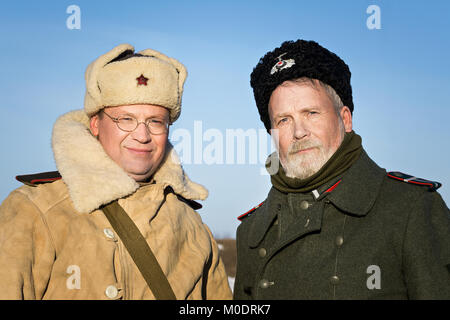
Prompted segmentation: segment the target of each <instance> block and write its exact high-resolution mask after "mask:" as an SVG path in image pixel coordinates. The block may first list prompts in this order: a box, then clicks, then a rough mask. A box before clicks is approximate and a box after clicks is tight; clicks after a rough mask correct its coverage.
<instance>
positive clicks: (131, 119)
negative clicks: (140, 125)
mask: <svg viewBox="0 0 450 320" xmlns="http://www.w3.org/2000/svg"><path fill="white" fill-rule="evenodd" d="M133 120H134V119H133V118H131V117H121V118H119V121H126V122H128V121H133Z"/></svg>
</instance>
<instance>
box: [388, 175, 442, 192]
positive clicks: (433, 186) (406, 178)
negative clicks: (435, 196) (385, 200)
mask: <svg viewBox="0 0 450 320" xmlns="http://www.w3.org/2000/svg"><path fill="white" fill-rule="evenodd" d="M387 176H388V177H389V178H391V179H395V180H399V181H402V182H406V183H411V184H415V185H418V186H426V187H428V188H429V190H430V191H435V190H437V189H439V188H440V187H441V186H442V183H440V182H437V181H431V180H426V179H422V178H417V177H414V176H411V175H409V174H405V173H402V172H398V171H391V172H388V173H387Z"/></svg>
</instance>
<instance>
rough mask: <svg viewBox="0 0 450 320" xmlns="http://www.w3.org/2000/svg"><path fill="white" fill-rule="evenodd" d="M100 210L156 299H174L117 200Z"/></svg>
mask: <svg viewBox="0 0 450 320" xmlns="http://www.w3.org/2000/svg"><path fill="white" fill-rule="evenodd" d="M102 210H103V212H104V214H105V216H106V218H107V219H108V220H109V223H111V226H112V227H113V228H114V230H115V231H116V232H117V234H118V236H119V237H120V239H121V240H122V242H123V244H124V245H125V247H126V248H127V250H128V253H129V254H130V256H131V258H132V259H133V261H134V263H136V266H137V267H138V269H139V271H140V272H141V274H142V276H143V277H144V279H145V281H146V282H147V285H148V287H149V288H150V290H151V291H152V293H153V295H154V296H155V298H156V300H176V297H175V294H174V293H173V290H172V288H171V287H170V284H169V281H168V280H167V277H166V276H165V274H164V272H163V271H162V269H161V266H160V265H159V263H158V260H156V257H155V255H154V254H153V252H152V250H151V249H150V247H149V245H148V243H147V241H146V240H145V238H144V237H143V236H142V234H141V232H140V231H139V229H138V228H137V227H136V225H135V224H134V222H133V220H131V218H130V217H129V216H128V214H127V213H126V212H125V210H124V209H123V208H122V207H121V206H120V205H119V203H118V201H117V200H116V201H113V202H111V203H109V204H108V205H106V206H104V207H103V208H102Z"/></svg>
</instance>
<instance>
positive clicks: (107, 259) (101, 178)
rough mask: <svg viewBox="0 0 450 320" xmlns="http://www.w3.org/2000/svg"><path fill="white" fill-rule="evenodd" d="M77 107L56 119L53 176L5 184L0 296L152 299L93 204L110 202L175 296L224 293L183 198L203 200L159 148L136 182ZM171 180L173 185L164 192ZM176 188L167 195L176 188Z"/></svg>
mask: <svg viewBox="0 0 450 320" xmlns="http://www.w3.org/2000/svg"><path fill="white" fill-rule="evenodd" d="M88 125H89V119H88V118H87V116H86V115H85V114H84V112H83V111H74V112H70V113H68V114H66V115H64V116H62V117H61V118H59V119H58V120H57V122H56V123H55V127H54V131H53V151H54V154H55V160H56V164H57V167H58V170H59V172H60V174H61V176H62V180H58V181H55V182H53V183H47V184H41V185H39V186H36V187H33V186H22V187H20V188H18V189H16V190H14V191H13V192H12V193H11V194H10V195H9V196H8V198H7V199H5V201H4V202H3V203H2V205H1V207H0V286H1V290H0V299H154V296H153V294H152V292H151V291H150V290H149V288H148V287H147V284H146V282H145V280H144V279H143V277H142V275H141V273H140V272H139V270H138V268H137V266H136V265H135V264H134V262H133V260H132V259H131V257H130V256H129V254H128V252H127V250H126V249H125V247H124V245H123V243H122V242H121V240H120V239H119V238H118V237H117V235H116V234H115V232H114V231H113V229H112V227H111V225H110V224H109V222H108V220H107V218H106V217H105V215H104V214H103V212H102V211H101V210H98V208H99V207H100V206H101V205H102V204H106V203H108V202H110V201H112V200H115V199H119V204H120V205H121V206H122V207H123V208H124V209H125V211H126V212H127V213H128V214H129V216H130V217H131V218H132V220H133V221H134V223H135V224H136V225H137V227H138V228H139V230H140V231H141V233H142V234H143V235H144V237H145V238H146V240H147V242H148V244H149V245H150V247H151V249H152V251H153V252H154V254H155V256H156V258H157V260H158V262H159V264H160V265H161V268H162V270H163V271H164V273H165V275H166V276H167V278H168V280H169V283H170V285H171V287H172V289H173V291H174V293H175V295H176V297H177V299H230V298H231V291H230V288H229V285H228V281H227V276H226V274H225V269H224V266H223V263H222V261H221V259H220V258H219V253H218V248H217V244H216V242H215V241H214V239H213V237H212V235H211V232H210V231H209V229H208V227H207V226H206V225H204V224H203V222H202V220H201V218H200V216H199V215H198V214H197V213H196V212H195V211H194V210H193V209H192V208H191V207H190V206H189V205H188V204H187V203H186V201H180V199H179V197H177V195H176V194H178V195H179V196H182V197H184V198H185V199H191V200H194V199H205V198H206V197H207V195H208V192H207V190H206V189H205V188H204V187H202V186H201V185H198V184H196V183H194V182H192V181H190V180H189V178H188V177H187V176H186V174H185V173H184V171H183V169H182V167H181V165H180V164H179V162H178V161H177V156H176V154H175V151H174V150H173V148H172V147H171V146H170V144H169V146H168V152H167V153H166V157H165V159H164V160H163V163H162V164H161V166H160V168H159V169H158V171H157V172H156V173H155V175H154V177H153V180H152V182H151V183H148V184H142V185H139V184H138V183H136V182H135V181H134V180H133V179H132V178H130V177H129V176H128V175H127V174H126V173H125V172H124V171H123V170H122V169H121V168H120V167H119V166H118V165H116V164H115V163H114V162H113V161H112V160H111V159H110V158H109V157H108V156H107V155H106V153H105V152H104V151H103V148H102V146H101V145H100V144H99V143H98V141H97V140H96V139H95V138H94V137H93V136H92V135H91V133H90V132H89V130H88ZM168 186H170V187H171V188H172V189H173V192H169V193H167V192H166V194H165V192H164V190H165V189H166V187H168ZM175 193H176V194H175Z"/></svg>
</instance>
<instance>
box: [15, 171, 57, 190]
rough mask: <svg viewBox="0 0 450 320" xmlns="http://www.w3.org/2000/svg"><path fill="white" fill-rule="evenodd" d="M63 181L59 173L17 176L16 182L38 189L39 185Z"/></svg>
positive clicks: (50, 172)
mask: <svg viewBox="0 0 450 320" xmlns="http://www.w3.org/2000/svg"><path fill="white" fill-rule="evenodd" d="M59 179H61V175H60V174H59V172H58V171H49V172H41V173H35V174H25V175H21V176H16V180H17V181H19V182H22V183H23V184H26V185H28V186H32V187H36V186H37V185H38V184H43V183H49V182H53V181H56V180H59Z"/></svg>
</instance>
